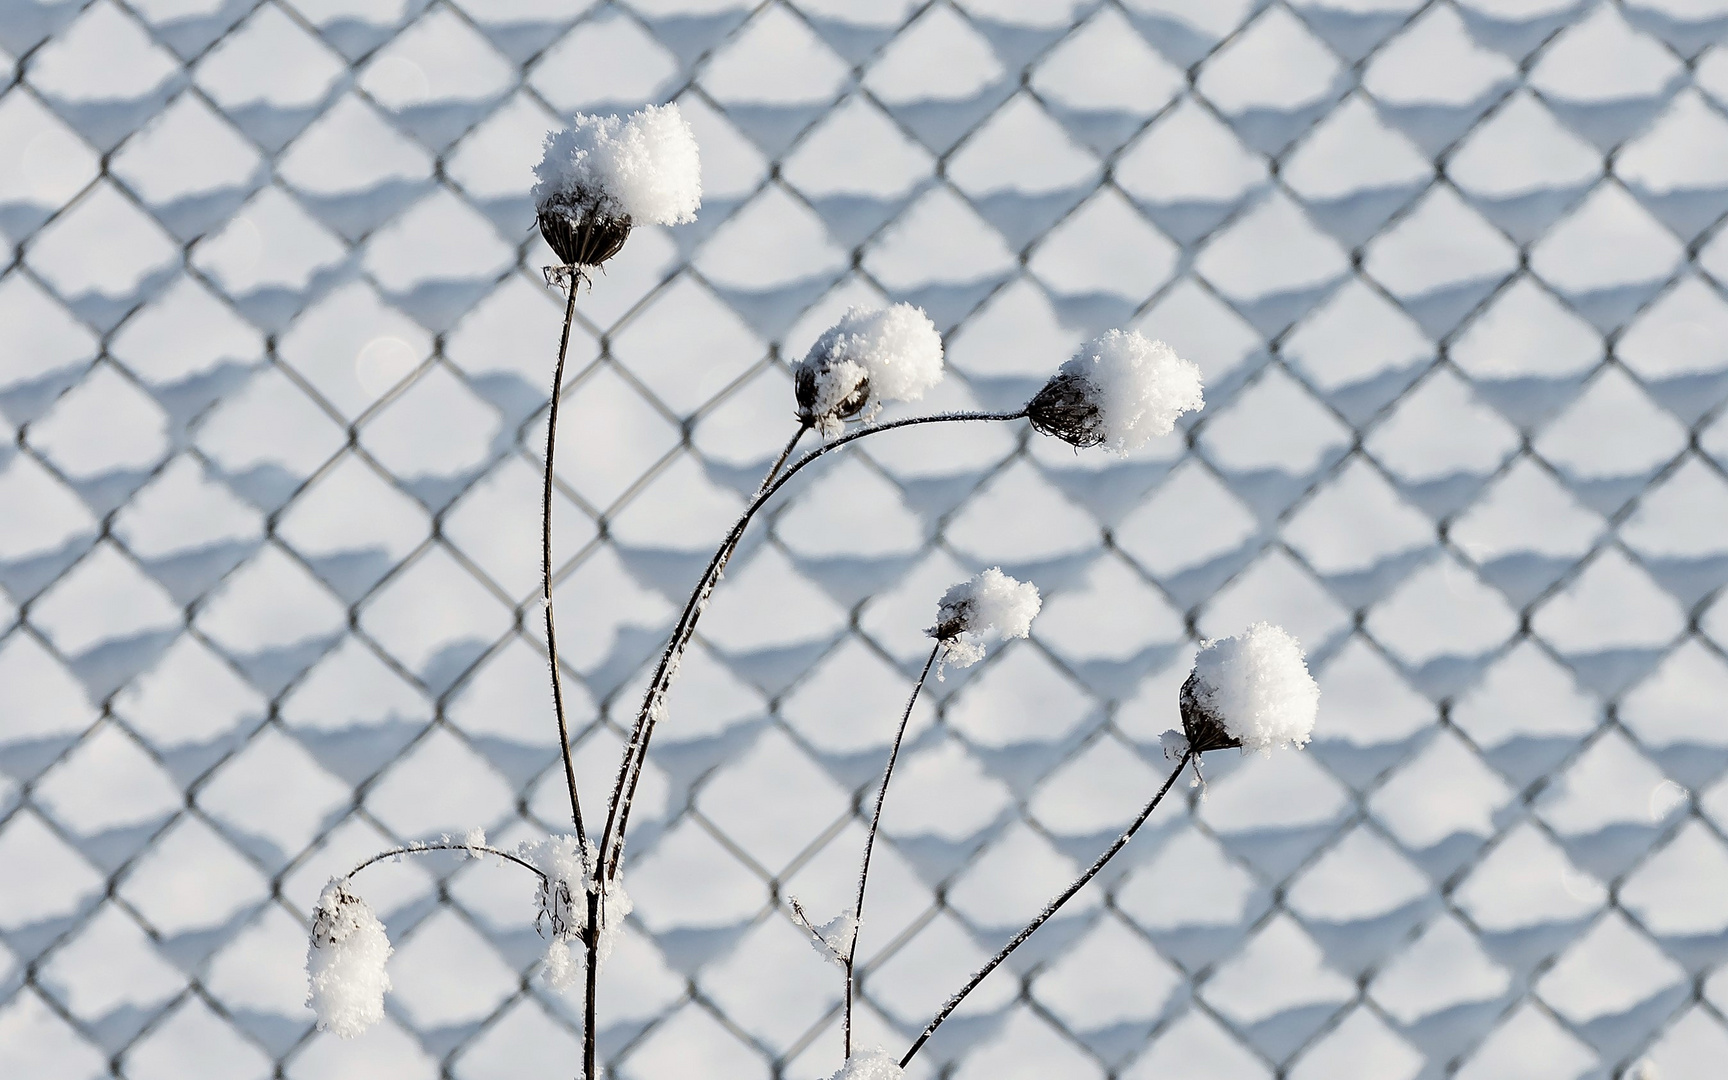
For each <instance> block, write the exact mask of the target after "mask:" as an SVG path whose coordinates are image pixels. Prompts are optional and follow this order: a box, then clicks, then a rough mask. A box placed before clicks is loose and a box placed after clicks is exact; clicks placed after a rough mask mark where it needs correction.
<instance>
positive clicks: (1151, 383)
mask: <svg viewBox="0 0 1728 1080" xmlns="http://www.w3.org/2000/svg"><path fill="white" fill-rule="evenodd" d="M1204 404H1205V395H1204V394H1203V393H1202V388H1201V385H1200V369H1199V368H1198V367H1196V366H1195V365H1193V364H1192V363H1190V362H1188V361H1187V360H1184V359H1182V358H1181V357H1179V356H1177V355H1176V350H1174V349H1172V348H1171V347H1170V346H1168V345H1166V344H1164V343H1163V342H1162V341H1148V340H1147V339H1146V338H1145V337H1143V336H1142V335H1141V334H1139V333H1138V332H1136V331H1132V330H1129V331H1122V330H1111V331H1108V332H1106V333H1105V334H1104V335H1103V336H1101V337H1097V338H1094V339H1093V340H1091V341H1089V342H1087V343H1086V344H1085V345H1082V346H1081V347H1080V351H1079V352H1077V353H1075V354H1074V356H1073V357H1072V358H1071V359H1069V360H1068V361H1067V362H1065V363H1064V364H1063V365H1062V367H1061V368H1060V369H1059V370H1058V371H1057V372H1056V374H1055V375H1054V376H1052V377H1051V379H1050V381H1049V382H1047V383H1045V384H1044V388H1043V389H1042V390H1040V391H1038V393H1037V394H1036V395H1034V396H1033V398H1032V400H1031V402H1030V403H1028V404H1027V406H1026V413H1027V416H1028V417H1029V418H1030V419H1031V421H1032V426H1033V427H1035V428H1037V429H1038V430H1039V431H1042V432H1043V433H1044V434H1046V435H1054V436H1056V437H1057V438H1059V439H1061V440H1062V441H1064V442H1067V443H1070V444H1072V445H1074V446H1076V447H1087V446H1103V447H1104V448H1106V449H1108V450H1111V451H1113V452H1115V453H1116V454H1119V455H1121V456H1123V457H1126V456H1128V453H1129V452H1130V451H1132V450H1137V449H1139V448H1140V447H1142V446H1145V445H1146V444H1147V443H1149V442H1151V441H1152V440H1153V439H1155V438H1158V437H1159V436H1162V435H1168V434H1170V432H1171V430H1172V429H1173V428H1174V427H1175V426H1176V418H1177V417H1178V416H1181V415H1182V414H1183V413H1185V412H1191V411H1193V410H1196V409H1199V408H1200V407H1201V406H1203V405H1204Z"/></svg>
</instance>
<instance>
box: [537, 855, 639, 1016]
mask: <svg viewBox="0 0 1728 1080" xmlns="http://www.w3.org/2000/svg"><path fill="white" fill-rule="evenodd" d="M522 854H523V857H524V858H526V859H527V860H528V861H529V862H531V863H533V864H534V865H535V866H537V867H539V868H540V870H541V872H542V873H544V874H545V875H546V878H545V880H543V881H542V882H541V883H540V894H539V901H540V915H539V918H538V919H536V920H535V923H536V926H538V925H539V922H540V920H541V919H543V920H545V924H546V937H547V939H548V940H547V945H546V955H545V958H544V966H545V972H546V981H547V983H548V984H549V985H550V986H551V987H552V989H554V990H567V989H569V988H570V987H571V986H572V985H574V984H575V981H576V975H577V973H578V971H579V970H580V966H579V965H578V964H577V962H576V959H575V956H574V954H573V950H572V949H571V948H570V942H571V941H573V940H574V941H577V942H580V941H581V939H582V935H583V932H584V931H586V930H587V929H588V894H589V893H590V892H592V891H594V890H595V882H594V876H593V874H592V872H591V868H592V867H593V866H594V864H595V863H596V862H597V861H598V859H599V852H598V851H597V850H596V848H595V846H594V843H593V841H589V843H588V847H587V850H586V851H584V850H583V849H582V845H581V843H580V842H579V841H578V840H577V839H576V837H574V836H569V835H564V836H553V837H550V838H548V839H546V840H543V841H541V842H539V843H537V844H530V845H526V846H524V848H523V849H522ZM634 907H635V905H634V903H633V902H632V901H631V899H630V894H629V893H627V892H625V891H624V883H623V882H622V881H613V882H612V884H611V885H609V886H608V887H607V889H606V892H605V896H604V899H603V900H602V902H601V905H600V948H599V961H600V963H601V964H604V963H605V962H606V958H607V957H609V956H611V955H612V946H613V945H614V944H616V942H617V940H618V935H619V934H620V933H622V932H623V930H624V918H625V916H627V915H629V914H630V912H631V911H632V910H633V909H634Z"/></svg>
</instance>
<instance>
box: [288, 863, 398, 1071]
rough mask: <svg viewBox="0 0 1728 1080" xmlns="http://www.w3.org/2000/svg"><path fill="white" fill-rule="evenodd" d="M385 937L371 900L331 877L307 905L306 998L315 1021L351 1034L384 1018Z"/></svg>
mask: <svg viewBox="0 0 1728 1080" xmlns="http://www.w3.org/2000/svg"><path fill="white" fill-rule="evenodd" d="M391 952H392V950H391V948H390V939H389V938H388V937H387V936H386V935H385V933H384V924H383V923H381V922H379V921H378V916H377V915H375V914H374V913H373V911H372V907H371V905H369V904H367V903H366V901H364V900H362V899H361V898H360V897H359V896H358V895H356V894H355V893H354V892H353V891H352V890H350V889H349V888H348V881H347V879H346V878H342V879H337V878H332V879H331V881H330V884H328V885H326V886H324V891H323V892H321V893H319V894H318V903H317V906H315V907H314V908H313V909H312V940H311V943H310V944H309V945H308V946H307V949H306V986H307V988H306V1004H308V1005H310V1006H311V1007H312V1011H313V1012H314V1013H316V1014H317V1017H318V1027H319V1029H320V1030H323V1031H333V1032H335V1033H336V1034H338V1035H340V1036H342V1037H343V1038H344V1039H352V1038H353V1037H354V1036H356V1035H359V1034H360V1033H361V1032H363V1031H365V1030H366V1029H367V1028H369V1027H371V1026H372V1025H373V1024H376V1023H377V1022H378V1021H380V1020H382V1019H383V1018H384V992H385V991H386V990H389V989H390V976H389V975H388V974H387V973H386V972H385V970H384V962H385V961H386V960H388V959H390V953H391Z"/></svg>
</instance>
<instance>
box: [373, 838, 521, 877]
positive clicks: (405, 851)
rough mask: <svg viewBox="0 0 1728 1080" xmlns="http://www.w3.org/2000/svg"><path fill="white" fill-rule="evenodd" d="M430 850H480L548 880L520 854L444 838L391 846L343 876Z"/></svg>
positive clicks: (470, 851)
mask: <svg viewBox="0 0 1728 1080" xmlns="http://www.w3.org/2000/svg"><path fill="white" fill-rule="evenodd" d="M428 851H462V852H466V853H467V854H468V855H469V856H470V857H473V856H474V853H475V852H480V853H482V854H485V855H496V856H498V857H499V858H500V859H503V860H504V861H505V862H513V863H515V864H516V865H517V866H520V867H521V868H522V869H524V870H527V871H529V872H530V873H532V874H533V875H534V876H535V877H537V878H539V879H540V880H541V881H545V880H546V875H545V873H543V872H542V871H541V869H540V868H539V867H538V866H535V865H534V864H533V863H531V862H529V861H528V860H527V859H524V858H523V857H522V856H520V855H516V854H513V853H511V852H508V851H503V850H501V849H499V848H495V847H488V846H486V845H485V844H469V843H462V842H455V841H450V842H446V841H442V840H440V841H439V842H437V843H435V844H422V843H413V844H406V845H404V846H402V847H399V848H391V849H390V850H389V851H380V852H379V853H378V854H376V855H374V856H372V857H371V858H370V859H367V860H366V861H365V862H363V863H361V864H360V865H359V866H356V867H355V868H354V869H352V870H350V871H348V872H347V873H346V874H344V875H342V877H343V880H347V879H348V878H351V877H353V876H354V875H355V874H358V873H359V872H360V871H362V870H364V869H366V868H367V867H368V866H371V865H372V864H373V863H380V862H383V861H384V860H385V859H395V858H399V857H401V856H403V855H421V854H424V853H425V852H428Z"/></svg>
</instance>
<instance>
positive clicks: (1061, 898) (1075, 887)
mask: <svg viewBox="0 0 1728 1080" xmlns="http://www.w3.org/2000/svg"><path fill="white" fill-rule="evenodd" d="M1194 757H1195V752H1194V751H1193V750H1190V751H1188V752H1187V753H1186V754H1183V755H1182V760H1181V761H1179V762H1177V763H1176V768H1175V770H1174V771H1173V772H1171V773H1170V776H1169V778H1168V779H1167V780H1165V781H1164V786H1163V787H1161V788H1159V789H1158V794H1156V795H1154V796H1152V799H1151V801H1150V802H1148V803H1147V804H1146V805H1145V806H1144V807H1142V808H1141V810H1140V816H1139V817H1137V818H1135V819H1134V823H1133V824H1132V825H1129V826H1128V828H1127V829H1126V830H1124V831H1123V833H1122V835H1121V836H1118V837H1117V838H1116V841H1115V843H1113V844H1111V845H1110V846H1109V847H1108V848H1105V849H1104V853H1103V854H1102V855H1100V856H1098V858H1097V860H1096V861H1094V862H1093V863H1092V865H1091V866H1089V867H1087V868H1086V872H1085V873H1083V874H1081V875H1080V876H1079V877H1078V878H1075V879H1074V883H1073V884H1072V885H1070V886H1068V887H1067V888H1066V889H1064V890H1062V892H1060V893H1058V894H1057V895H1056V897H1055V898H1054V899H1053V900H1051V901H1050V902H1049V903H1048V904H1046V905H1044V910H1043V911H1040V912H1039V913H1038V914H1037V916H1036V917H1035V918H1034V919H1033V920H1032V921H1031V922H1029V923H1027V924H1026V928H1025V929H1023V930H1021V931H1020V932H1019V933H1018V934H1015V935H1014V937H1013V939H1012V940H1011V941H1009V942H1008V944H1006V945H1004V946H1002V951H1000V952H998V953H997V954H996V955H995V956H992V957H991V958H990V960H989V962H988V963H986V964H985V965H984V966H983V967H981V968H979V969H978V971H977V973H976V974H974V975H973V976H972V978H970V979H968V980H967V981H966V985H965V986H962V987H961V988H960V989H959V990H957V991H955V992H954V996H953V997H950V998H949V999H948V1001H947V1002H946V1003H945V1004H944V1005H943V1006H942V1008H941V1011H939V1012H938V1013H937V1014H936V1018H935V1019H934V1020H931V1021H930V1025H929V1026H928V1027H926V1028H925V1029H924V1032H923V1034H921V1035H919V1036H918V1039H917V1041H916V1042H914V1043H913V1044H912V1046H911V1048H910V1049H908V1050H907V1051H906V1054H905V1056H904V1057H902V1058H901V1059H900V1067H901V1068H902V1069H904V1068H905V1067H906V1066H907V1064H908V1063H909V1062H911V1060H912V1059H913V1058H914V1057H916V1056H917V1054H918V1051H919V1050H921V1049H922V1048H923V1046H924V1044H925V1043H927V1042H929V1041H930V1036H932V1035H934V1034H935V1033H936V1029H937V1028H939V1027H941V1026H942V1022H943V1021H944V1020H947V1019H948V1017H949V1015H950V1014H951V1013H953V1011H954V1010H955V1009H957V1008H959V1007H960V1003H961V1002H962V1001H965V1000H966V997H967V995H968V994H970V993H972V991H974V990H976V989H978V985H979V984H980V983H982V982H983V981H984V980H985V979H987V978H989V977H990V973H991V972H992V971H995V970H996V969H997V968H998V967H1000V966H1001V965H1002V961H1004V960H1006V959H1008V957H1009V955H1010V954H1011V953H1013V952H1014V950H1015V949H1018V948H1019V947H1020V946H1022V945H1024V944H1026V939H1027V938H1029V937H1031V936H1032V935H1033V933H1034V932H1036V931H1037V929H1038V928H1039V927H1040V926H1043V925H1044V924H1045V923H1047V922H1049V921H1050V917H1051V916H1052V915H1055V914H1056V913H1057V912H1058V911H1061V910H1062V905H1064V904H1066V903H1067V902H1068V901H1070V900H1072V899H1074V895H1075V894H1076V893H1078V892H1079V891H1080V890H1081V889H1084V888H1085V887H1086V885H1087V883H1088V882H1090V881H1091V880H1092V879H1093V878H1095V877H1097V876H1098V872H1099V871H1100V870H1103V869H1104V866H1105V864H1106V863H1108V862H1109V861H1110V860H1111V859H1114V858H1115V857H1116V853H1117V852H1119V851H1121V850H1122V849H1123V848H1124V847H1126V846H1127V844H1128V841H1130V840H1132V839H1134V834H1135V833H1137V832H1139V831H1140V826H1142V825H1144V824H1146V819H1147V818H1149V817H1151V816H1152V811H1154V810H1156V809H1158V804H1159V803H1161V802H1163V801H1164V796H1165V795H1166V794H1168V793H1169V791H1170V788H1171V786H1172V785H1173V784H1175V783H1176V778H1177V777H1178V776H1181V775H1182V770H1183V769H1185V768H1187V767H1188V762H1190V761H1192V760H1193V759H1194Z"/></svg>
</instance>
